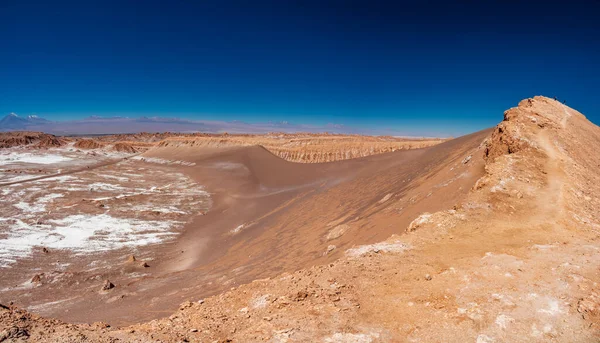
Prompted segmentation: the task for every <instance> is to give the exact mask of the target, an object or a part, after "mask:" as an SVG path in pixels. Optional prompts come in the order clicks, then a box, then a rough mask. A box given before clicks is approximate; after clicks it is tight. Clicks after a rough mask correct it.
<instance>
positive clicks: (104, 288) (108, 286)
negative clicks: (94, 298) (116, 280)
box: [100, 280, 115, 291]
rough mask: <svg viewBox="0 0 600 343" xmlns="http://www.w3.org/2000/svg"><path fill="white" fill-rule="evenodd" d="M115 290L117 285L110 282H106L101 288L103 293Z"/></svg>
mask: <svg viewBox="0 0 600 343" xmlns="http://www.w3.org/2000/svg"><path fill="white" fill-rule="evenodd" d="M113 288H115V285H114V284H113V283H112V282H110V281H109V280H105V281H104V285H102V288H100V290H101V291H108V290H111V289H113Z"/></svg>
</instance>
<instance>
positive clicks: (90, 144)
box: [73, 138, 104, 150]
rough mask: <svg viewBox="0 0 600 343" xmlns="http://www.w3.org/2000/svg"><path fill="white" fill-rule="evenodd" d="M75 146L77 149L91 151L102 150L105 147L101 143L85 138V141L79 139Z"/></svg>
mask: <svg viewBox="0 0 600 343" xmlns="http://www.w3.org/2000/svg"><path fill="white" fill-rule="evenodd" d="M73 146H74V147H75V148H77V149H85V150H91V149H100V148H102V147H104V144H102V143H99V142H97V141H96V140H94V139H86V138H83V139H78V140H77V141H76V142H75V144H74V145H73Z"/></svg>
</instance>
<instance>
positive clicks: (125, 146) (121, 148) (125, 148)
mask: <svg viewBox="0 0 600 343" xmlns="http://www.w3.org/2000/svg"><path fill="white" fill-rule="evenodd" d="M112 150H114V151H117V152H125V153H128V154H135V153H137V152H139V151H138V149H136V148H135V147H134V146H133V145H131V144H130V143H128V142H117V143H115V144H114V145H113V147H112Z"/></svg>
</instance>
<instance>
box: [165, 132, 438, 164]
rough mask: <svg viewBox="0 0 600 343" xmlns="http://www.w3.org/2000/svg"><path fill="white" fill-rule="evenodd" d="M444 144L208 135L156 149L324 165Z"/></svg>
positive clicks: (390, 139)
mask: <svg viewBox="0 0 600 343" xmlns="http://www.w3.org/2000/svg"><path fill="white" fill-rule="evenodd" d="M443 141H444V140H442V139H403V138H395V137H373V136H358V135H352V136H346V135H319V134H278V135H273V134H269V135H218V136H215V135H207V136H192V137H171V138H167V139H165V140H163V141H162V142H160V143H159V144H158V145H157V147H158V148H164V147H197V148H202V147H208V148H219V147H233V146H252V145H260V146H263V147H264V148H265V149H267V150H269V151H270V152H271V153H273V154H274V155H276V156H279V157H281V158H283V159H284V160H287V161H291V162H300V163H321V162H333V161H341V160H347V159H352V158H357V157H365V156H371V155H375V154H381V153H386V152H392V151H398V150H408V149H418V148H425V147H429V146H432V145H436V144H439V143H441V142H443Z"/></svg>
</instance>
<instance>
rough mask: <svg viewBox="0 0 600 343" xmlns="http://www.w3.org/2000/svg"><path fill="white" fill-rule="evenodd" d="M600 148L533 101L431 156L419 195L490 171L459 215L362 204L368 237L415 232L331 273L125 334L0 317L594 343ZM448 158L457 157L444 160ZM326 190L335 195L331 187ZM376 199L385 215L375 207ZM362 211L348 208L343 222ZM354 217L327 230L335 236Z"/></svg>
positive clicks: (154, 333) (289, 334) (246, 332)
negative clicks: (464, 172) (405, 216)
mask: <svg viewBox="0 0 600 343" xmlns="http://www.w3.org/2000/svg"><path fill="white" fill-rule="evenodd" d="M486 135H488V133H484V134H482V135H479V136H475V138H474V140H476V138H481V139H483V137H484V136H486ZM467 140H468V139H467ZM599 143H600V128H598V127H597V126H595V125H593V124H592V123H590V122H589V121H587V119H585V117H584V116H583V115H582V114H580V113H579V112H577V111H575V110H573V109H571V108H569V107H566V106H564V105H562V104H560V103H559V102H556V101H554V100H551V99H548V98H544V97H535V98H533V99H526V100H524V101H522V102H521V103H520V104H519V106H518V107H516V108H512V109H510V110H508V111H507V112H506V113H505V118H504V121H503V122H502V123H500V124H499V125H498V126H497V127H496V129H495V130H494V131H493V132H492V133H491V135H489V136H488V138H487V139H486V140H485V142H484V143H483V144H481V145H475V146H474V147H470V148H467V146H469V145H466V146H463V149H465V150H461V152H462V153H466V156H460V155H461V154H459V153H455V154H453V155H452V156H450V157H448V158H447V159H444V158H441V157H439V156H438V157H433V156H434V155H432V158H433V160H436V161H439V160H440V159H441V160H442V161H444V162H443V163H441V164H435V166H434V167H433V168H432V169H431V170H430V173H423V174H421V175H416V180H418V181H420V182H414V183H412V184H411V187H410V188H411V189H412V188H413V187H419V185H420V184H422V181H425V180H428V179H431V178H434V179H435V178H436V177H439V175H441V174H440V173H442V172H443V171H450V170H451V171H454V168H456V167H458V166H463V168H467V167H468V166H469V165H471V164H473V166H475V165H476V164H477V163H480V165H482V166H483V165H485V171H484V172H483V173H482V174H481V175H480V177H479V179H478V181H477V182H476V183H475V184H474V185H473V187H472V188H471V190H470V191H469V192H468V193H467V194H465V196H464V197H461V198H460V199H455V200H458V202H457V203H456V204H455V206H453V209H451V210H450V209H449V208H451V207H452V206H447V207H446V209H447V210H443V211H438V212H435V213H423V214H421V215H420V216H419V217H418V218H416V219H415V220H413V221H412V222H411V223H410V224H408V225H401V224H399V223H398V221H397V218H398V217H396V216H395V215H394V213H397V211H402V210H403V209H404V208H405V206H406V205H407V204H409V203H413V204H414V203H415V202H417V200H420V201H424V203H425V202H427V200H423V198H421V199H416V200H415V201H411V199H412V198H410V199H404V198H403V197H398V198H394V195H393V194H392V195H390V196H389V197H388V196H387V195H385V196H384V197H382V198H381V199H380V200H379V201H375V202H370V204H371V207H369V206H367V207H363V208H361V215H359V216H358V217H359V218H358V219H357V220H359V221H360V220H362V219H365V220H366V222H368V223H370V225H365V226H361V228H362V230H361V232H363V233H364V232H369V231H370V232H373V233H376V232H379V231H380V230H383V231H385V229H386V228H389V227H390V226H394V225H397V226H402V228H401V230H402V231H404V228H406V231H408V233H407V234H404V235H394V236H392V237H391V238H389V239H387V240H386V241H383V242H380V243H373V244H369V245H361V246H355V247H353V248H351V249H347V250H346V248H344V250H346V251H345V253H344V254H343V255H341V254H340V255H338V256H337V257H339V259H337V260H335V261H332V262H328V263H327V264H323V265H321V266H317V267H311V268H306V269H302V270H300V271H297V272H294V273H291V274H290V273H284V274H281V275H279V276H277V277H274V278H270V279H263V280H258V281H255V282H252V283H249V284H244V285H241V286H239V287H237V288H235V289H231V290H230V291H227V292H225V293H222V294H220V295H217V296H213V297H209V298H207V299H205V300H203V301H200V302H198V301H196V300H198V299H191V300H194V301H195V302H193V303H192V302H189V303H184V304H183V305H182V306H181V308H180V310H179V311H177V312H175V313H174V314H173V315H171V316H170V317H169V318H165V319H161V320H155V321H151V322H149V323H145V324H138V325H134V326H130V327H127V328H123V329H118V330H111V329H109V328H102V327H100V326H99V325H96V326H93V327H91V326H73V325H66V324H61V323H56V322H49V321H47V320H44V319H40V318H34V317H31V316H30V315H28V314H26V313H25V314H23V313H20V312H19V311H18V310H12V309H5V310H3V311H2V312H0V313H1V315H2V323H5V324H3V325H4V328H6V331H5V332H7V334H6V335H13V336H16V335H19V334H20V333H21V334H22V333H23V332H26V333H28V334H29V335H32V336H33V337H34V338H35V339H37V340H39V341H43V340H48V341H52V340H57V339H66V338H72V339H73V340H79V341H84V340H89V341H109V340H111V339H113V340H114V339H120V340H124V341H136V340H138V341H148V340H160V341H165V342H169V341H173V342H175V341H182V340H184V341H186V340H187V341H213V340H216V341H240V342H247V341H274V342H285V341H288V342H292V341H323V342H378V341H423V342H431V341H451V342H469V341H470V342H503V341H510V342H515V341H520V342H523V341H527V342H530V341H532V342H535V341H540V342H542V341H544V342H545V341H555V342H574V341H577V342H595V341H598V338H599V333H598V329H597V328H598V324H600V322H599V317H598V315H599V313H598V311H599V306H600V293H598V289H597V288H598V286H597V283H598V282H599V281H600V276H599V275H598V272H597V266H598V262H600V261H599V260H600V255H599V254H598V253H597V252H598V250H599V249H600V244H599V242H598V237H599V236H598V230H599V229H600V224H599V223H600V213H599V211H598V205H599V201H600V200H599V196H600V173H599V172H598V166H599V165H600V155H599V154H598V153H597V152H596V151H595V150H596V149H597V147H598V146H599ZM445 144H448V143H445ZM435 148H437V149H444V144H441V145H439V146H437V147H435ZM432 149H434V148H431V149H430V150H432ZM450 151H456V150H447V151H443V150H438V152H439V153H440V154H444V153H446V154H447V153H448V152H450ZM382 156H385V155H382ZM459 156H460V158H459ZM423 157H424V156H419V159H417V160H419V161H423ZM433 160H432V161H433ZM415 161H416V160H415ZM408 163H411V162H408ZM420 163H422V162H420ZM405 164H406V163H405ZM394 168H398V166H395V167H392V168H390V169H389V172H387V173H386V170H385V169H384V170H381V169H379V170H378V172H375V171H373V170H368V169H365V174H364V175H365V178H364V179H360V178H359V177H358V178H357V179H356V180H364V181H362V182H367V181H366V180H369V178H368V177H367V175H369V174H370V175H372V176H373V177H374V178H375V181H370V182H368V183H361V181H356V182H355V183H353V185H354V187H356V188H352V187H349V188H346V189H344V191H348V190H352V189H353V190H354V191H355V193H354V194H353V195H354V196H355V197H359V196H360V195H362V194H360V193H358V191H359V189H367V188H360V187H359V186H360V185H367V186H369V187H370V188H371V189H372V188H377V189H378V191H383V190H384V189H385V187H383V186H382V187H374V186H375V185H377V184H379V183H380V182H381V184H382V185H383V184H386V183H387V184H390V178H393V176H394V173H393V171H394ZM471 168H473V167H471ZM475 169H476V168H475ZM405 177H406V176H404V175H403V178H405ZM399 182H400V183H402V180H399ZM391 184H392V185H394V184H398V183H394V182H392V183H391ZM435 185H436V184H435V182H434V183H431V184H430V185H429V186H430V189H429V190H428V191H430V192H431V195H429V193H425V194H426V195H424V199H428V198H430V197H431V196H434V194H435V190H436V189H439V187H438V188H435ZM457 189H458V188H457ZM339 190H340V192H341V189H339ZM413 190H414V189H413ZM330 192H331V193H330ZM393 193H394V192H393ZM417 193H419V192H417ZM441 193H444V189H442V192H441ZM326 194H328V195H327V196H328V200H332V199H335V195H336V193H335V190H330V191H328V192H327V193H326ZM339 194H341V193H339ZM394 194H395V193H394ZM379 195H381V194H379ZM347 201H349V199H347ZM340 202H344V199H341V200H340ZM325 203H327V202H326V201H322V202H318V204H325ZM376 203H380V204H385V208H386V209H387V210H386V209H383V210H378V211H370V209H369V208H373V206H376V205H375V204H376ZM339 204H340V203H339V202H338V203H337V204H336V203H334V204H333V205H332V207H335V206H337V205H339ZM357 204H358V205H360V203H353V204H352V205H351V206H348V207H346V206H341V208H342V211H341V212H345V211H346V210H348V209H349V208H351V207H356V206H355V205H357ZM301 209H304V210H308V209H309V208H306V207H304V208H301ZM299 212H300V211H290V212H289V213H292V214H293V213H299ZM306 213H310V212H306ZM338 214H339V213H336V214H335V216H333V217H336V216H337V215H338ZM349 216H350V217H354V214H349ZM342 218H344V217H340V218H339V219H342ZM354 218H356V217H354ZM328 220H329V218H328ZM344 220H345V219H342V220H340V221H339V222H338V221H333V222H331V225H330V226H329V227H333V228H339V226H338V225H339V223H341V222H343V221H344ZM366 222H365V223H366ZM350 224H352V223H350ZM347 225H348V224H347ZM349 226H350V225H349ZM345 230H348V228H346V229H345ZM342 231H344V227H342V228H341V229H339V230H338V231H337V232H336V231H334V232H333V236H336V235H337V234H338V233H339V232H342ZM398 231H400V230H398ZM387 232H389V231H387ZM306 234H307V232H301V233H299V235H298V236H297V237H298V238H302V237H304V235H306ZM325 234H326V235H327V236H329V234H332V231H328V232H326V233H325ZM342 237H343V236H342ZM306 243H307V242H305V241H303V240H301V241H300V242H299V244H298V245H299V246H301V245H305V244H306ZM247 246H248V245H240V248H242V247H247ZM299 246H291V247H289V248H288V249H287V251H289V252H293V251H295V250H296V249H299ZM334 251H336V250H334ZM338 251H339V250H338ZM297 256H300V255H292V258H295V257H297ZM317 261H318V260H317ZM48 326H51V327H52V328H53V329H54V330H55V331H54V333H52V334H50V335H44V336H42V335H41V334H40V333H39V332H40V330H41V329H42V328H44V327H48ZM10 330H12V331H10ZM45 331H47V330H45Z"/></svg>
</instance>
